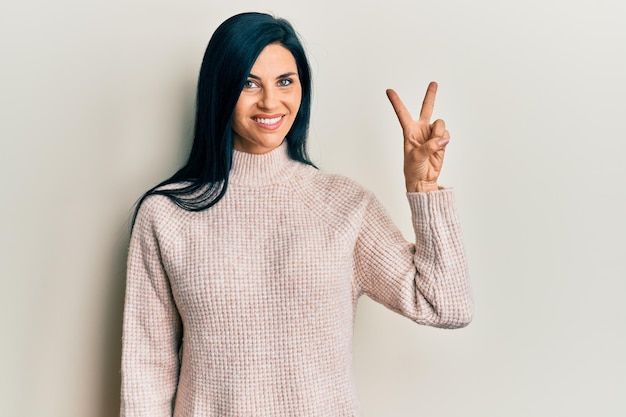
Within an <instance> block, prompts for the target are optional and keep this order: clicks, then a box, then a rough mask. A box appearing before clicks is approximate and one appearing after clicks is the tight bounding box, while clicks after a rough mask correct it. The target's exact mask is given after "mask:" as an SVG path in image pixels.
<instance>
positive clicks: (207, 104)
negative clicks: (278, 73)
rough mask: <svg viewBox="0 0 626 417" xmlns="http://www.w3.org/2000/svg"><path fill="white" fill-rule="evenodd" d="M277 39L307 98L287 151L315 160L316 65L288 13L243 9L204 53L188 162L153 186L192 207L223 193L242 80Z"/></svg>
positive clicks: (209, 202) (206, 203)
mask: <svg viewBox="0 0 626 417" xmlns="http://www.w3.org/2000/svg"><path fill="white" fill-rule="evenodd" d="M272 43H278V44H280V45H282V46H284V47H285V48H286V49H288V50H289V51H290V52H291V54H292V55H293V57H294V58H295V61H296V66H297V68H298V75H299V77H300V85H301V86H302V101H301V104H300V109H299V110H298V114H297V116H296V119H295V121H294V124H293V126H292V127H291V130H290V131H289V133H288V134H287V137H286V142H287V151H288V154H289V157H290V158H291V159H293V160H296V161H300V162H303V163H305V164H309V165H313V164H312V163H311V161H310V160H309V157H308V155H307V152H306V138H307V133H308V129H309V119H310V116H311V69H310V67H309V63H308V61H307V58H306V54H305V52H304V48H303V47H302V44H301V43H300V40H299V39H298V36H297V34H296V32H295V30H294V29H293V27H292V26H291V24H290V23H289V22H288V21H286V20H285V19H281V18H275V17H273V16H271V15H268V14H265V13H241V14H238V15H235V16H232V17H230V18H229V19H227V20H225V21H224V22H223V23H222V24H221V25H220V26H219V27H218V28H217V29H216V30H215V32H214V33H213V36H212V37H211V40H210V41H209V45H208V46H207V49H206V51H205V53H204V58H203V60H202V66H201V68H200V76H199V78H198V93H197V97H196V118H195V129H194V138H193V145H192V147H191V152H190V153H189V158H188V159H187V162H186V163H185V165H184V166H183V167H182V168H181V169H179V170H178V171H177V172H176V173H175V174H174V175H172V176H171V177H170V178H168V179H166V180H165V181H163V182H161V183H159V184H157V185H156V186H154V187H153V188H151V189H150V190H148V191H147V192H146V193H145V194H144V195H143V196H142V197H141V198H140V199H139V201H138V202H137V206H136V209H135V214H134V216H133V223H134V221H135V218H136V216H137V212H138V210H139V207H140V206H141V203H143V201H144V200H145V199H146V198H147V197H149V196H151V195H164V196H167V197H168V198H170V199H171V200H172V201H173V202H174V203H176V204H177V205H178V206H179V207H181V208H183V209H185V210H188V211H201V210H205V209H207V208H209V207H211V206H213V205H215V204H217V202H218V201H219V200H220V199H221V198H222V197H223V196H224V194H225V193H226V190H227V188H228V177H229V174H230V168H231V163H232V157H233V138H232V118H233V113H234V110H235V105H236V104H237V100H238V99H239V94H240V93H241V90H242V89H243V85H244V83H245V81H246V79H247V77H248V75H249V73H250V70H251V69H252V66H253V65H254V62H255V61H256V59H257V57H258V56H259V54H260V53H261V51H262V50H263V49H264V48H265V47H266V46H267V45H269V44H272Z"/></svg>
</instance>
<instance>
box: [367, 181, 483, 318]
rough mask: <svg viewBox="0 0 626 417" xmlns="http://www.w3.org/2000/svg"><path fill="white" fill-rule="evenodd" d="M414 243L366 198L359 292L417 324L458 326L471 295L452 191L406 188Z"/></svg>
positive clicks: (468, 314)
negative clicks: (367, 201)
mask: <svg viewBox="0 0 626 417" xmlns="http://www.w3.org/2000/svg"><path fill="white" fill-rule="evenodd" d="M407 198H408V200H409V205H410V207H411V214H412V219H413V229H414V231H415V244H411V243H408V242H406V240H405V239H404V238H403V237H402V235H401V233H400V231H399V230H398V229H397V228H396V226H395V225H394V224H393V223H392V222H391V220H390V218H389V216H388V215H387V214H386V212H385V210H384V209H383V207H382V206H381V205H380V203H379V202H378V201H377V200H376V199H375V198H373V197H372V198H371V200H370V202H369V205H368V207H367V209H366V213H365V217H364V222H363V225H362V228H361V231H360V234H359V236H358V238H357V243H356V248H355V275H356V280H357V283H358V285H359V286H360V288H361V292H363V293H365V294H367V295H368V296H369V297H370V298H372V299H373V300H375V301H377V302H379V303H381V304H383V305H385V306H386V307H388V308H390V309H391V310H394V311H396V312H398V313H400V314H402V315H404V316H406V317H408V318H410V319H411V320H414V321H415V322H417V323H420V324H424V325H428V326H434V327H442V328H458V327H464V326H466V325H467V324H469V322H470V321H471V319H472V315H473V300H472V294H471V288H470V283H469V279H468V274H467V265H466V261H465V252H464V249H463V243H462V238H461V231H460V226H459V221H458V216H457V213H456V209H455V206H454V195H453V193H452V190H440V191H434V192H430V193H408V194H407Z"/></svg>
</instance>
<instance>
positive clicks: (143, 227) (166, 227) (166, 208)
mask: <svg viewBox="0 0 626 417" xmlns="http://www.w3.org/2000/svg"><path fill="white" fill-rule="evenodd" d="M138 204H139V205H138V207H137V214H136V217H135V223H134V225H133V231H134V230H135V229H139V231H140V233H150V234H154V235H162V234H164V233H165V234H167V233H168V231H171V230H172V229H178V228H180V226H181V224H184V223H186V219H187V218H188V217H189V216H190V215H191V212H189V211H187V210H184V209H182V208H181V207H179V206H178V205H177V204H176V203H174V202H173V201H172V200H171V199H170V198H169V197H167V196H164V195H159V194H150V195H148V196H146V197H144V198H143V199H142V200H140V202H139V203H138Z"/></svg>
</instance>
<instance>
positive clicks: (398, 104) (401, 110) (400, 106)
mask: <svg viewBox="0 0 626 417" xmlns="http://www.w3.org/2000/svg"><path fill="white" fill-rule="evenodd" d="M386 93H387V98H389V101H390V102H391V106H392V107H393V110H394V111H395V112H396V116H398V121H399V122H400V126H402V129H405V128H406V127H407V126H408V125H409V124H411V122H412V121H413V117H412V116H411V113H410V112H409V110H408V109H407V108H406V106H405V105H404V103H403V102H402V100H400V96H398V93H396V92H395V91H394V90H392V89H388V90H387V91H386Z"/></svg>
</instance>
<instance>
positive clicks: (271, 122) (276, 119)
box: [252, 116, 283, 126]
mask: <svg viewBox="0 0 626 417" xmlns="http://www.w3.org/2000/svg"><path fill="white" fill-rule="evenodd" d="M282 118H283V116H278V117H272V118H269V119H266V118H263V117H253V118H252V120H254V121H255V122H257V123H259V124H262V125H264V126H272V125H275V124H276V123H278V122H280V120H281V119H282Z"/></svg>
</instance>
